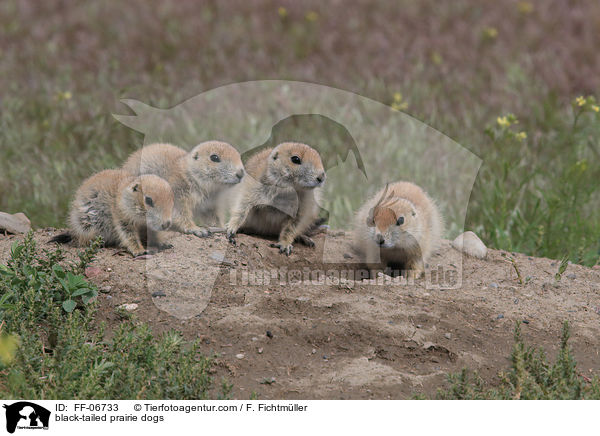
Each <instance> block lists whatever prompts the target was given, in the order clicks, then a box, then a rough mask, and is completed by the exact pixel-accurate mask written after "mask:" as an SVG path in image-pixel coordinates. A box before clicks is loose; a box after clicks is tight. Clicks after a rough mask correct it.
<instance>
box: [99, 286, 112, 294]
mask: <svg viewBox="0 0 600 436" xmlns="http://www.w3.org/2000/svg"><path fill="white" fill-rule="evenodd" d="M111 289H112V286H102V287H101V288H100V292H102V293H103V294H108V293H109V292H110V290H111Z"/></svg>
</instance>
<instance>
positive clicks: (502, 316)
mask: <svg viewBox="0 0 600 436" xmlns="http://www.w3.org/2000/svg"><path fill="white" fill-rule="evenodd" d="M502 318H504V315H502V314H500V315H498V316H497V317H496V319H502Z"/></svg>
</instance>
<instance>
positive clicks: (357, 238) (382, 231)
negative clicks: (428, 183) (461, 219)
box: [354, 182, 444, 277]
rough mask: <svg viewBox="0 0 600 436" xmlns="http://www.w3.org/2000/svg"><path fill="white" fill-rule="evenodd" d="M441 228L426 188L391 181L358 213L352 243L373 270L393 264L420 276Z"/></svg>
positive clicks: (439, 238)
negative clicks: (424, 189)
mask: <svg viewBox="0 0 600 436" xmlns="http://www.w3.org/2000/svg"><path fill="white" fill-rule="evenodd" d="M443 229H444V224H443V220H442V216H441V214H440V212H439V211H438V209H437V206H436V205H435V203H434V201H433V200H432V199H431V198H430V197H429V196H428V195H427V193H426V192H425V191H423V190H422V189H421V188H420V187H418V186H417V185H415V184H413V183H410V182H396V183H390V184H388V185H387V186H386V187H385V188H384V189H382V190H380V191H379V192H378V193H377V194H375V195H374V196H373V197H372V198H371V199H369V200H368V201H367V202H366V203H365V204H364V205H363V206H362V207H361V208H360V209H359V211H358V212H357V214H356V218H355V221H354V245H355V249H356V250H357V251H358V252H359V253H360V254H361V255H362V256H363V259H364V260H365V261H366V263H367V265H368V267H369V269H370V270H372V271H373V270H375V269H381V270H383V269H385V268H386V267H387V266H388V265H390V264H395V265H402V266H403V269H405V270H408V271H410V273H409V274H414V275H415V276H416V277H420V276H421V275H422V274H423V273H424V271H425V263H426V262H427V261H428V259H429V257H430V256H431V254H432V252H433V251H434V250H435V249H436V248H438V246H439V244H440V241H441V236H442V233H443V231H444V230H443Z"/></svg>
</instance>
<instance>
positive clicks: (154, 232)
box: [50, 170, 173, 256]
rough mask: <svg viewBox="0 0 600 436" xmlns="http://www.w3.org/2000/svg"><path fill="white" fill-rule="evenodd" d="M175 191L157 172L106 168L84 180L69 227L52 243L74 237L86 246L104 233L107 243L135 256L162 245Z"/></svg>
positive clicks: (169, 223)
mask: <svg viewBox="0 0 600 436" xmlns="http://www.w3.org/2000/svg"><path fill="white" fill-rule="evenodd" d="M172 212H173V191H172V189H171V186H170V185H169V184H168V183H167V181H165V180H163V179H161V178H160V177H158V176H155V175H143V176H140V177H134V176H132V175H131V174H129V173H127V172H125V171H122V170H104V171H101V172H99V173H97V174H95V175H93V176H91V177H90V178H89V179H87V180H86V181H84V182H83V184H82V185H81V187H80V188H79V189H78V190H77V192H76V194H75V198H74V200H73V202H72V203H71V209H70V212H69V226H70V230H69V231H68V232H67V233H63V234H61V235H58V236H56V237H54V238H52V239H51V240H50V242H59V243H66V242H70V241H71V240H75V241H76V242H77V244H78V245H80V246H82V245H87V244H89V243H90V242H91V241H92V240H93V239H95V238H96V237H98V236H102V238H103V239H104V243H105V245H117V246H120V247H123V248H125V249H127V251H129V252H130V253H131V254H132V255H133V256H139V255H141V254H144V253H145V252H146V250H145V249H144V246H143V245H142V242H141V241H142V238H145V237H146V235H147V245H148V246H151V245H153V246H157V247H158V248H161V245H163V243H162V233H161V232H162V231H163V230H167V229H169V227H170V226H171V219H172Z"/></svg>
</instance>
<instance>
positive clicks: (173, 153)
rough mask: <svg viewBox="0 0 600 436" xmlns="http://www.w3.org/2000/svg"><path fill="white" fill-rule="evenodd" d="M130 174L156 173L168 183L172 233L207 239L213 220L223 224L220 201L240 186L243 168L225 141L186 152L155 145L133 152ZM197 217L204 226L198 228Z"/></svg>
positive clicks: (169, 146) (233, 149)
mask: <svg viewBox="0 0 600 436" xmlns="http://www.w3.org/2000/svg"><path fill="white" fill-rule="evenodd" d="M123 169H124V170H125V171H127V172H129V173H131V174H134V175H140V174H155V175H157V176H159V177H162V178H163V179H165V180H167V181H168V182H169V184H170V185H171V187H172V188H173V193H174V194H175V211H174V213H173V230H177V231H179V232H182V233H187V234H193V235H196V236H199V237H205V236H208V235H209V234H210V232H209V231H208V229H207V228H206V227H205V226H206V225H207V224H210V223H211V221H212V222H214V221H219V224H223V223H222V220H223V219H222V216H218V212H219V209H218V204H217V202H218V199H219V195H220V194H221V193H222V191H223V190H224V189H226V188H228V187H231V186H233V185H235V184H237V183H239V182H240V181H241V180H242V178H243V177H244V165H243V164H242V159H241V157H240V154H239V152H238V151H237V150H236V149H235V148H233V147H232V146H231V145H229V144H227V143H226V142H220V141H207V142H203V143H201V144H199V145H197V146H195V147H194V148H193V149H192V150H191V151H190V152H186V151H185V150H182V149H181V148H179V147H176V146H174V145H171V144H152V145H148V146H146V147H144V148H142V149H141V150H138V151H136V152H135V153H133V154H132V155H131V156H130V157H129V159H127V161H126V162H125V164H124V165H123ZM194 215H198V217H199V218H200V220H201V221H202V224H203V225H204V226H202V227H200V226H197V225H196V223H195V222H194Z"/></svg>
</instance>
